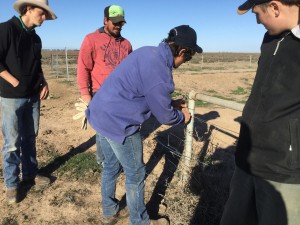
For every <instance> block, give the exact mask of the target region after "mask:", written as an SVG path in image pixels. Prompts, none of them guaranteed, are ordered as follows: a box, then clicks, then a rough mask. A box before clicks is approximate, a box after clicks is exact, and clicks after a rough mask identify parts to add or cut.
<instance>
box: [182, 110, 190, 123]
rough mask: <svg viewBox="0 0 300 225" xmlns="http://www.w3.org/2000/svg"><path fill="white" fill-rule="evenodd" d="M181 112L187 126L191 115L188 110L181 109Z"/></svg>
mask: <svg viewBox="0 0 300 225" xmlns="http://www.w3.org/2000/svg"><path fill="white" fill-rule="evenodd" d="M181 111H182V112H183V115H184V123H185V124H188V123H189V122H190V120H191V114H190V112H189V109H188V108H186V107H185V108H182V110H181Z"/></svg>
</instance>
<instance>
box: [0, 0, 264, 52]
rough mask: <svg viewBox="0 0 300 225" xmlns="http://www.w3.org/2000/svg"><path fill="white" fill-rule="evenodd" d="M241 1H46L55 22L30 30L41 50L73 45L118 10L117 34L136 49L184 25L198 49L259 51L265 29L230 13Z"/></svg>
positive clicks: (8, 9)
mask: <svg viewBox="0 0 300 225" xmlns="http://www.w3.org/2000/svg"><path fill="white" fill-rule="evenodd" d="M14 2H15V0H2V1H0V9H1V11H0V22H4V21H6V20H8V19H10V18H11V17H12V16H13V15H18V14H17V13H16V12H15V11H14V9H13V3H14ZM243 2H244V1H243V0H214V1H212V0H198V1H196V0H194V1H191V0H185V1H182V0H172V1H171V0H151V1H143V0H139V1H138V0H127V1H125V0H115V1H109V0H98V1H97V0H49V3H50V7H51V8H52V9H53V11H54V12H55V13H56V15H57V16H58V19H57V20H54V21H45V22H44V23H43V25H42V26H41V27H38V28H36V31H37V33H38V34H39V35H40V37H41V38H42V41H43V48H44V49H64V48H68V49H79V48H80V45H81V43H82V40H83V39H84V37H85V35H86V34H88V33H91V32H93V31H95V30H96V29H97V28H99V27H100V26H103V10H104V8H105V7H106V6H108V5H111V4H117V5H120V6H122V7H123V8H124V10H125V18H126V21H127V24H126V25H125V26H124V27H123V30H122V35H123V36H124V37H126V38H127V39H128V40H129V41H130V42H131V43H132V45H133V48H134V49H136V48H139V47H141V46H146V45H153V46H156V45H158V44H159V43H160V42H161V40H162V39H163V38H165V37H166V36H167V34H168V32H169V30H170V29H171V28H173V27H175V26H178V25H182V24H188V25H190V26H191V27H193V28H194V29H195V30H196V32H197V35H198V41H197V42H198V45H200V46H201V47H202V48H203V50H204V52H259V48H260V44H261V41H262V38H263V34H264V33H265V28H264V27H263V26H262V25H258V24H257V23H256V19H255V16H254V14H253V13H251V12H248V13H247V14H245V15H242V16H241V15H238V14H237V13H236V10H237V7H238V6H239V5H240V4H242V3H243Z"/></svg>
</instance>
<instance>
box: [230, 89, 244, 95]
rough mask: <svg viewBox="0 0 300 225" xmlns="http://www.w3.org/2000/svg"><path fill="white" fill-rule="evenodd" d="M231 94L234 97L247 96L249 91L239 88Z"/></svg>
mask: <svg viewBox="0 0 300 225" xmlns="http://www.w3.org/2000/svg"><path fill="white" fill-rule="evenodd" d="M231 94H234V95H245V94H247V91H245V89H244V88H242V87H237V88H236V89H235V90H232V91H231Z"/></svg>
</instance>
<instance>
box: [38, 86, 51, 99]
mask: <svg viewBox="0 0 300 225" xmlns="http://www.w3.org/2000/svg"><path fill="white" fill-rule="evenodd" d="M48 95H49V88H48V84H47V83H45V84H44V85H43V87H42V90H41V93H40V99H41V100H43V99H46V98H47V97H48Z"/></svg>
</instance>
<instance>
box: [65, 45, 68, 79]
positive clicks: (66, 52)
mask: <svg viewBox="0 0 300 225" xmlns="http://www.w3.org/2000/svg"><path fill="white" fill-rule="evenodd" d="M65 54H66V68H67V80H68V81H69V63H68V50H67V47H66V48H65Z"/></svg>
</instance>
